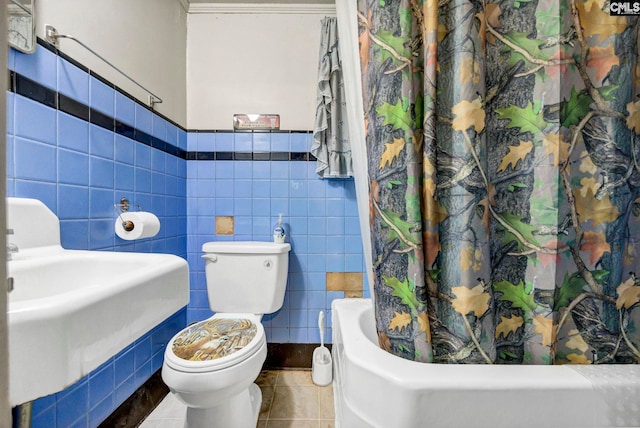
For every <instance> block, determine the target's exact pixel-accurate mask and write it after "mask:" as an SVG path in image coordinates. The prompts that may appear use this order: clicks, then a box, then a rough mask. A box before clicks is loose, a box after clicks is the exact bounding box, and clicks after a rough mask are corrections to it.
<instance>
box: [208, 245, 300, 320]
mask: <svg viewBox="0 0 640 428" xmlns="http://www.w3.org/2000/svg"><path fill="white" fill-rule="evenodd" d="M290 250H291V245H289V244H276V243H273V242H240V241H222V242H207V243H206V244H204V245H203V246H202V251H203V252H204V254H203V255H202V257H203V258H204V259H205V277H206V281H207V293H208V295H209V306H210V307H211V310H213V311H215V312H238V313H252V314H270V313H273V312H276V311H277V310H278V309H280V308H281V307H282V303H283V301H284V292H285V288H286V285H287V276H288V272H289V251H290Z"/></svg>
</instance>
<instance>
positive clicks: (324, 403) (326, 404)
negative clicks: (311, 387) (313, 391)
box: [318, 384, 336, 419]
mask: <svg viewBox="0 0 640 428" xmlns="http://www.w3.org/2000/svg"><path fill="white" fill-rule="evenodd" d="M318 395H319V397H320V417H321V418H322V419H335V417H336V413H335V410H334V407H333V386H332V385H331V384H329V385H328V386H321V387H318Z"/></svg>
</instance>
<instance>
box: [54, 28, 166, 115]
mask: <svg viewBox="0 0 640 428" xmlns="http://www.w3.org/2000/svg"><path fill="white" fill-rule="evenodd" d="M45 38H46V40H47V42H49V43H51V44H52V45H54V46H55V47H56V48H59V47H60V42H59V40H58V39H69V40H73V41H74V42H76V43H78V44H79V45H80V46H82V47H83V48H85V49H86V50H88V51H89V52H91V53H92V54H94V55H95V56H97V57H98V58H100V59H101V60H102V61H104V62H106V63H107V64H108V65H110V66H111V67H112V68H113V69H114V70H116V71H117V72H118V73H120V74H122V75H123V76H124V77H126V78H127V79H129V80H130V81H131V82H133V83H135V84H136V85H137V86H138V87H140V88H142V89H143V90H144V91H145V92H147V93H148V94H149V101H148V102H149V106H150V107H151V109H154V107H155V105H156V104H160V103H161V102H162V98H160V97H159V96H157V95H156V94H154V93H153V92H151V91H150V90H148V89H147V88H145V87H144V86H142V85H141V84H140V83H138V82H137V81H135V80H134V79H133V78H131V77H129V76H128V75H127V73H125V72H124V71H122V70H120V69H119V68H118V67H116V66H115V65H113V64H112V63H111V62H110V61H108V60H107V59H106V58H105V57H103V56H102V55H100V54H99V53H98V52H96V51H94V50H93V49H91V48H90V47H89V46H87V45H85V44H84V43H82V42H81V41H80V40H78V39H76V38H75V37H73V36H71V35H69V34H58V31H57V30H56V29H55V28H54V27H53V26H52V25H47V26H45Z"/></svg>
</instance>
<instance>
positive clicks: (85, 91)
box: [58, 58, 89, 105]
mask: <svg viewBox="0 0 640 428" xmlns="http://www.w3.org/2000/svg"><path fill="white" fill-rule="evenodd" d="M58 92H60V93H62V94H64V95H66V96H68V97H69V98H72V99H74V100H76V101H80V102H81V103H83V104H86V105H89V75H88V74H87V73H85V72H84V71H82V70H80V69H79V68H78V67H76V66H75V65H73V64H71V63H70V62H68V61H67V60H64V59H62V58H58Z"/></svg>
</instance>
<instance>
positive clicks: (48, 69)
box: [14, 46, 58, 89]
mask: <svg viewBox="0 0 640 428" xmlns="http://www.w3.org/2000/svg"><path fill="white" fill-rule="evenodd" d="M14 55H15V68H14V69H15V71H16V72H18V73H20V74H22V75H23V76H26V77H28V78H29V79H31V80H35V81H36V82H38V83H40V84H42V85H44V86H46V87H48V88H50V89H56V86H57V66H56V62H57V58H58V57H57V56H56V54H54V53H53V52H50V51H48V50H47V49H44V48H41V47H40V46H38V48H37V49H36V51H35V52H34V53H33V54H24V53H22V52H17V51H15V53H14Z"/></svg>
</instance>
